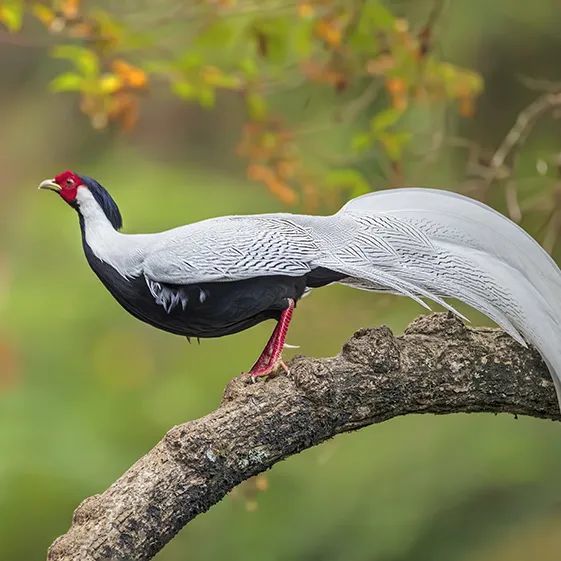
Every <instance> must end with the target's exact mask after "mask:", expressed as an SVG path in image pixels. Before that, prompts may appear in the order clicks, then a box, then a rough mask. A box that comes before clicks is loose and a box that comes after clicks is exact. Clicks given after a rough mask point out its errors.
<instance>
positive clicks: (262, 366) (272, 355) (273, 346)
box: [249, 298, 294, 378]
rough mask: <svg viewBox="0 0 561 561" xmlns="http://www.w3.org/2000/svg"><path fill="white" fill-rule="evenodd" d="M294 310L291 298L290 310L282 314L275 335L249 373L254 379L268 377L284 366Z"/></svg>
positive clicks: (289, 300) (287, 309)
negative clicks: (285, 344) (283, 354)
mask: <svg viewBox="0 0 561 561" xmlns="http://www.w3.org/2000/svg"><path fill="white" fill-rule="evenodd" d="M293 310H294V300H292V298H289V299H288V308H286V309H285V310H283V312H282V313H281V316H280V318H279V321H278V323H277V325H276V327H275V329H274V331H273V334H272V335H271V337H270V338H269V341H268V342H267V344H266V345H265V348H264V349H263V352H262V353H261V355H260V356H259V358H258V359H257V362H256V363H255V364H254V365H253V367H252V368H251V370H250V371H249V373H250V374H251V376H252V377H253V378H257V377H258V376H267V375H268V374H270V373H271V372H273V370H275V368H276V367H277V366H278V365H279V364H282V359H281V355H282V350H283V348H284V341H285V339H286V334H287V332H288V326H289V325H290V320H291V319H292V312H293Z"/></svg>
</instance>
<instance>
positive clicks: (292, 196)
mask: <svg viewBox="0 0 561 561" xmlns="http://www.w3.org/2000/svg"><path fill="white" fill-rule="evenodd" d="M265 185H266V186H267V187H268V188H269V191H271V193H272V194H273V195H275V197H277V198H278V199H279V200H280V201H281V202H283V203H284V204H286V205H293V204H295V203H296V200H297V196H296V192H295V191H294V189H292V188H291V187H290V186H288V185H287V184H286V183H284V181H281V180H280V179H278V178H277V177H272V178H271V179H269V181H266V182H265Z"/></svg>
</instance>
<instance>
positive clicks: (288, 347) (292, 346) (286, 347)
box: [283, 343, 300, 349]
mask: <svg viewBox="0 0 561 561" xmlns="http://www.w3.org/2000/svg"><path fill="white" fill-rule="evenodd" d="M283 347H284V348H285V349H299V348H300V345H289V344H288V343H285V344H284V345H283Z"/></svg>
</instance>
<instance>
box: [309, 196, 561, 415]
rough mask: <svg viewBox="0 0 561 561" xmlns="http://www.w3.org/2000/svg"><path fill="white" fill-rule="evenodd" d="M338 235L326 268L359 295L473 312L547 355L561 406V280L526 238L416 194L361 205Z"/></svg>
mask: <svg viewBox="0 0 561 561" xmlns="http://www.w3.org/2000/svg"><path fill="white" fill-rule="evenodd" d="M331 227H332V228H333V227H335V228H336V229H337V231H338V232H339V233H340V239H341V240H342V243H339V244H333V243H331V245H330V251H329V255H327V256H324V257H322V258H321V259H319V260H318V262H317V265H320V266H323V267H328V268H330V269H332V270H335V271H338V272H340V273H343V274H346V275H348V277H349V278H348V279H344V280H343V281H342V282H344V283H346V284H351V285H355V286H358V287H360V288H367V289H371V290H389V291H392V292H396V293H399V294H404V295H407V296H410V297H413V298H414V299H416V300H418V301H419V300H420V299H421V298H423V297H426V298H428V299H431V300H434V301H436V302H439V303H441V304H443V305H445V306H446V307H448V308H449V309H450V308H451V307H450V306H449V304H448V303H446V302H445V301H444V300H443V299H444V298H457V299H459V300H461V301H463V302H465V303H466V304H469V305H470V306H472V307H473V308H476V309H477V310H479V311H481V312H482V313H484V314H485V315H487V316H488V317H489V318H491V319H492V320H493V321H495V322H496V323H497V324H498V325H499V326H501V327H502V328H503V329H504V330H505V331H506V332H508V333H509V334H510V335H511V336H512V337H514V338H515V339H516V340H517V341H519V342H520V343H521V344H525V343H531V344H532V345H533V346H535V347H536V348H537V349H538V351H539V352H540V353H541V355H542V356H543V358H544V360H545V362H546V363H547V365H548V367H549V369H550V372H551V374H552V377H553V380H554V382H555V386H556V389H557V394H558V397H560V404H561V271H560V270H559V267H558V266H557V265H556V263H555V262H554V261H553V260H552V259H551V257H550V256H549V255H548V254H547V253H546V252H545V251H544V250H543V249H542V248H541V247H540V245H539V244H538V243H537V242H536V241H535V240H534V239H533V238H532V237H531V236H530V235H528V234H527V233H526V232H525V231H524V230H522V228H520V227H519V226H517V225H516V224H515V223H514V222H512V221H510V220H509V219H508V218H506V217H504V216H503V215H501V214H499V213H498V212H496V211H494V210H493V209H491V208H490V207H488V206H486V205H484V204H482V203H479V202H477V201H474V200H472V199H469V198H467V197H464V196H461V195H458V194H455V193H450V192H448V191H438V190H434V189H417V188H415V189H394V190H389V191H380V192H377V193H372V194H368V195H364V196H362V197H359V198H357V199H354V200H352V201H350V202H349V203H347V204H346V205H345V206H344V207H343V208H342V209H341V210H340V211H339V212H338V213H337V214H336V215H334V216H333V217H332V223H331ZM331 239H333V238H331ZM330 241H331V240H330Z"/></svg>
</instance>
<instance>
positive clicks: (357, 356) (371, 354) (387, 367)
mask: <svg viewBox="0 0 561 561" xmlns="http://www.w3.org/2000/svg"><path fill="white" fill-rule="evenodd" d="M342 354H343V356H344V357H345V358H346V359H347V360H348V361H350V362H353V363H355V364H358V365H362V366H368V367H369V368H370V369H371V371H372V372H374V373H377V374H379V373H387V372H391V371H395V370H398V369H399V365H400V352H399V347H398V346H397V342H396V340H395V337H394V336H393V333H392V332H391V330H390V329H389V328H388V327H386V326H383V327H378V328H375V329H360V330H359V331H357V332H356V333H355V334H354V335H353V336H352V338H351V340H350V341H348V342H347V343H346V344H345V345H344V347H343V353H342Z"/></svg>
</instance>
